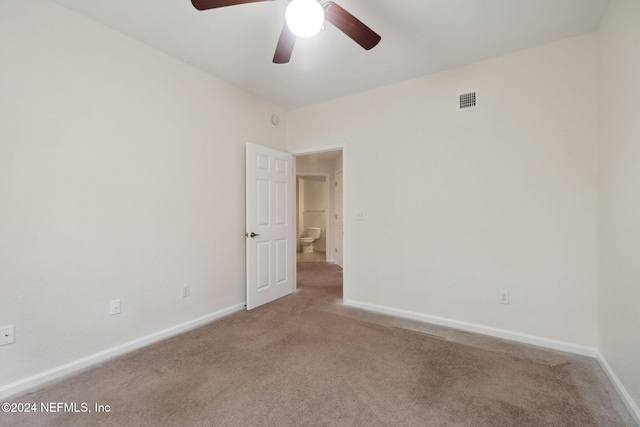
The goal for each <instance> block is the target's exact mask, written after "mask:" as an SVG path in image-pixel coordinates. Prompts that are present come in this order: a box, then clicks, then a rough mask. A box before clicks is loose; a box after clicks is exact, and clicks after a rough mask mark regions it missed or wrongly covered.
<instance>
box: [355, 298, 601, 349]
mask: <svg viewBox="0 0 640 427" xmlns="http://www.w3.org/2000/svg"><path fill="white" fill-rule="evenodd" d="M344 305H346V306H349V307H354V308H361V309H363V310H368V311H373V312H376V313H381V314H389V315H392V316H397V317H403V318H405V319H411V320H417V321H419V322H425V323H432V324H434V325H439V326H447V327H449V328H454V329H460V330H463V331H467V332H474V333H477V334H481V335H488V336H491V337H496V338H503V339H506V340H510V341H516V342H520V343H524V344H531V345H537V346H539V347H545V348H550V349H553V350H560V351H566V352H568V353H573V354H579V355H582V356H589V357H594V358H595V357H596V353H597V349H596V348H593V347H587V346H582V345H578V344H571V343H566V342H562V341H556V340H551V339H547V338H541V337H536V336H533V335H526V334H521V333H518V332H513V331H507V330H504V329H497V328H491V327H488V326H482V325H477V324H474V323H466V322H460V321H457V320H451V319H446V318H443V317H437V316H429V315H426V314H421V313H416V312H413V311H407V310H399V309H396V308H391V307H385V306H381V305H376V304H369V303H365V302H360V301H354V300H347V299H345V300H344Z"/></svg>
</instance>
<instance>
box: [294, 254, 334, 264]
mask: <svg viewBox="0 0 640 427" xmlns="http://www.w3.org/2000/svg"><path fill="white" fill-rule="evenodd" d="M296 257H297V261H298V262H327V254H326V253H325V252H311V253H309V254H304V253H302V252H298V253H297V254H296Z"/></svg>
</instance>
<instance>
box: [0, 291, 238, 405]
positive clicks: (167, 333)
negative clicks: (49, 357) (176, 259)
mask: <svg viewBox="0 0 640 427" xmlns="http://www.w3.org/2000/svg"><path fill="white" fill-rule="evenodd" d="M244 308H245V303H244V302H243V303H240V304H237V305H233V306H231V307H228V308H225V309H222V310H219V311H216V312H214V313H211V314H207V315H206V316H202V317H199V318H197V319H193V320H190V321H188V322H185V323H182V324H180V325H176V326H172V327H170V328H167V329H163V330H161V331H158V332H154V333H152V334H149V335H146V336H144V337H141V338H138V339H135V340H133V341H129V342H127V343H124V344H120V345H118V346H115V347H112V348H109V349H106V350H104V351H101V352H99V353H96V354H92V355H91V356H87V357H83V358H82V359H78V360H75V361H73V362H70V363H66V364H64V365H61V366H58V367H56V368H53V369H49V370H47V371H44V372H40V373H38V374H36V375H32V376H30V377H27V378H24V379H22V380H19V381H16V382H13V383H10V384H7V385H5V386H2V387H0V400H3V399H6V398H7V397H10V396H14V395H17V394H21V393H26V392H29V391H31V390H34V389H37V388H40V387H42V386H44V385H45V384H47V383H50V382H52V381H55V380H59V379H61V378H63V377H66V376H68V375H71V374H73V373H75V372H78V371H81V370H83V369H86V368H88V367H91V366H93V365H97V364H98V363H102V362H104V361H106V360H109V359H113V358H115V357H118V356H122V355H124V354H127V353H130V352H132V351H134V350H138V349H140V348H142V347H146V346H148V345H151V344H154V343H156V342H158V341H162V340H164V339H167V338H169V337H172V336H174V335H178V334H181V333H184V332H187V331H189V330H191V329H195V328H198V327H200V326H203V325H206V324H208V323H211V322H213V321H215V320H217V319H220V318H221V317H224V316H227V315H229V314H232V313H235V312H237V311H240V310H244Z"/></svg>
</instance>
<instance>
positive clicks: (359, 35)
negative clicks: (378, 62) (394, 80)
mask: <svg viewBox="0 0 640 427" xmlns="http://www.w3.org/2000/svg"><path fill="white" fill-rule="evenodd" d="M324 7H325V12H324V18H325V19H326V20H327V21H329V22H331V23H332V24H333V25H335V26H336V27H337V28H338V29H339V30H340V31H342V32H343V33H345V34H346V35H347V36H349V37H351V39H352V40H353V41H354V42H356V43H358V44H359V45H360V46H362V47H363V48H365V49H366V50H369V49H372V48H373V47H375V45H377V44H378V43H379V42H380V40H382V37H380V36H379V35H378V34H377V33H376V32H375V31H373V30H372V29H371V28H369V27H367V26H366V25H364V24H363V23H362V22H361V21H360V20H359V19H358V18H356V17H355V16H353V15H352V14H350V13H349V12H347V11H346V10H344V9H343V8H341V7H340V6H338V5H337V4H335V3H334V2H332V1H328V2H326V3H325V4H324Z"/></svg>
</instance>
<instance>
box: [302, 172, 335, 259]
mask: <svg viewBox="0 0 640 427" xmlns="http://www.w3.org/2000/svg"><path fill="white" fill-rule="evenodd" d="M295 173H296V180H298V179H300V178H304V177H305V176H322V177H324V178H325V190H326V192H327V205H326V206H325V214H326V215H325V224H324V230H325V235H326V236H325V242H326V243H325V245H326V246H327V248H326V249H325V250H326V252H325V261H327V262H330V261H333V256H329V248H333V225H332V224H331V218H333V217H332V214H333V209H334V206H333V199H332V197H333V191H332V189H331V174H330V173H323V172H298V171H296V172H295ZM297 199H298V193H296V201H297V202H299V201H298V200H297ZM296 221H297V215H296ZM298 225H299V224H298V223H296V237H299V236H298ZM329 231H331V233H329ZM297 247H298V242H296V249H297Z"/></svg>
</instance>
